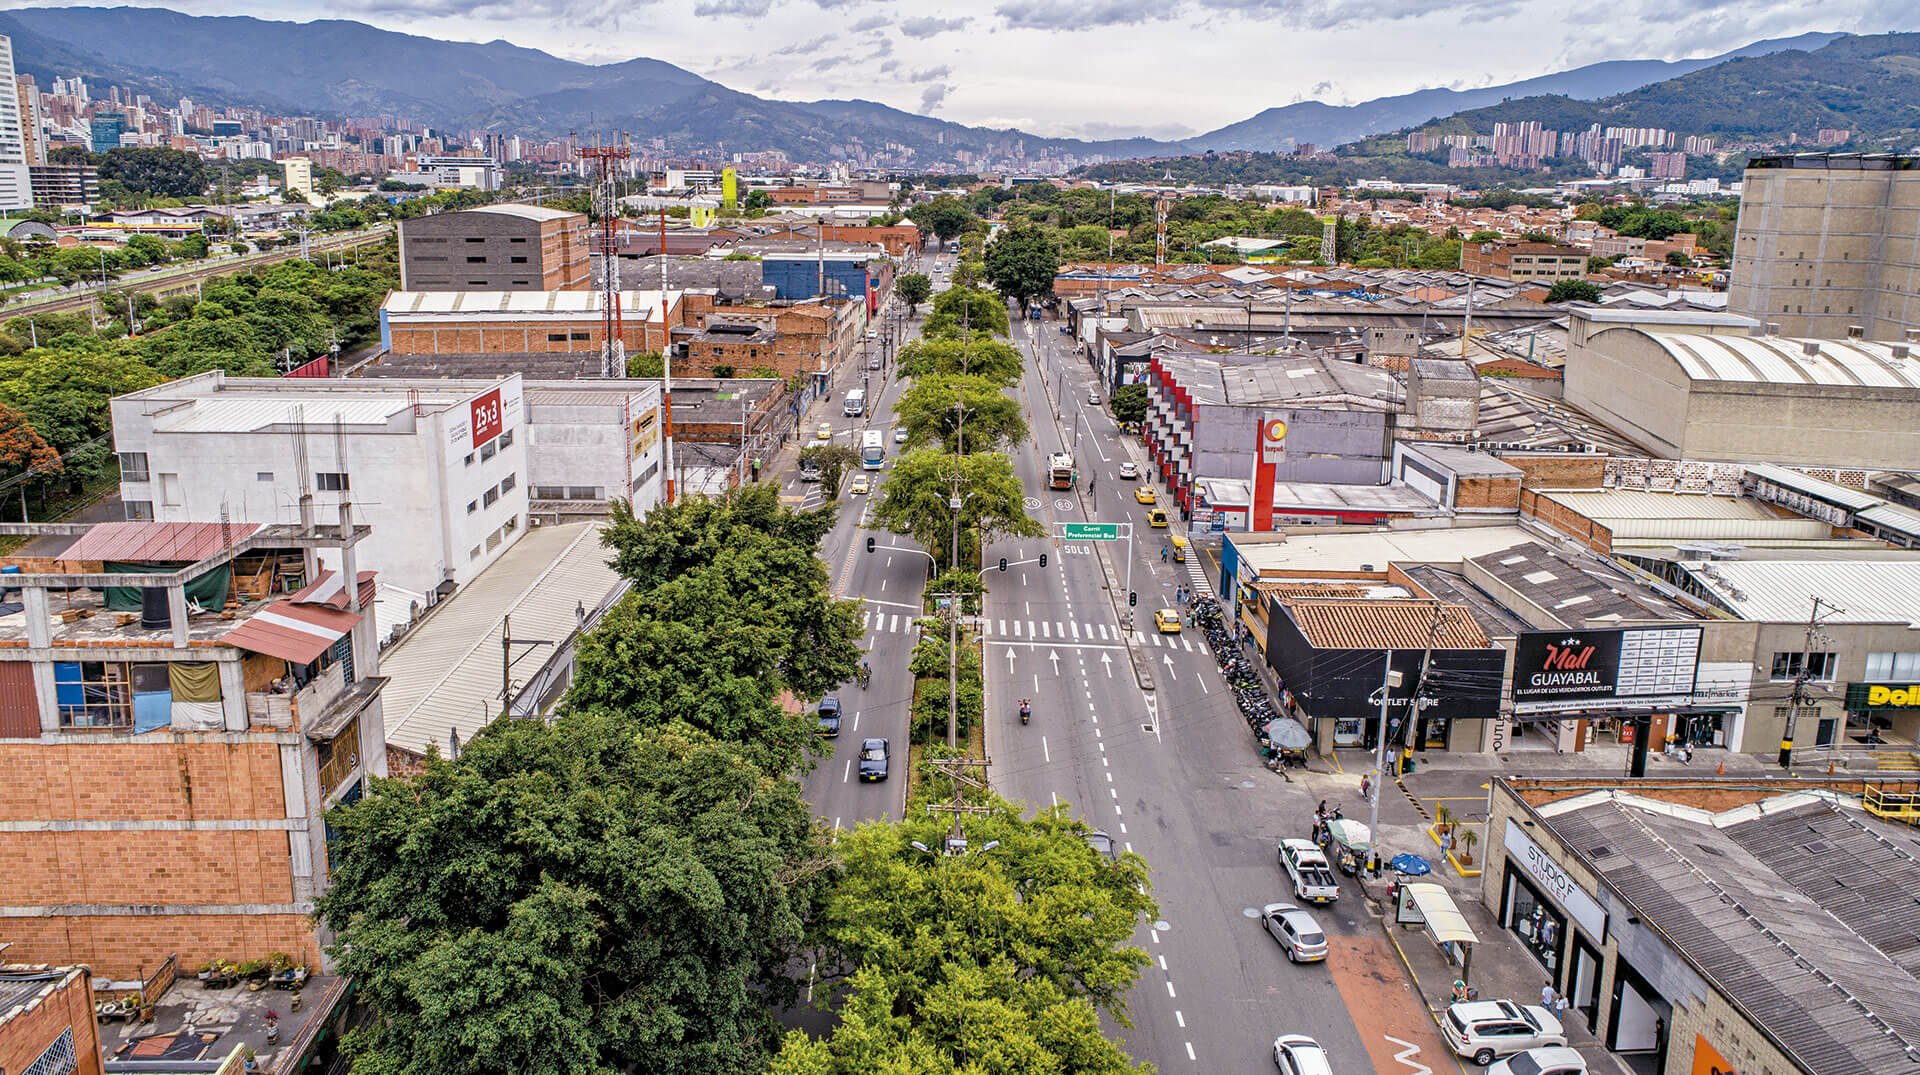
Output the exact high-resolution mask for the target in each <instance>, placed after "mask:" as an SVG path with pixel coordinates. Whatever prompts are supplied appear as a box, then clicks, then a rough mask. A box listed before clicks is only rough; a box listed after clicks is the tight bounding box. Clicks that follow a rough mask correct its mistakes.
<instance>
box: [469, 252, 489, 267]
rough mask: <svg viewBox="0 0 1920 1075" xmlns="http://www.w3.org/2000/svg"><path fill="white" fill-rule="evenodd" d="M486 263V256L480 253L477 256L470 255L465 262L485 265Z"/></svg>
mask: <svg viewBox="0 0 1920 1075" xmlns="http://www.w3.org/2000/svg"><path fill="white" fill-rule="evenodd" d="M486 263H487V256H486V255H485V254H481V255H479V256H478V257H470V258H468V259H467V264H469V265H485V264H486Z"/></svg>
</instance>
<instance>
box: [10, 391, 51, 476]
mask: <svg viewBox="0 0 1920 1075" xmlns="http://www.w3.org/2000/svg"><path fill="white" fill-rule="evenodd" d="M58 473H60V453H59V452H57V451H54V449H53V445H51V444H48V443H47V441H46V438H45V437H42V436H41V435H40V434H39V432H38V431H37V430H35V429H34V428H33V426H31V425H29V424H28V423H27V420H26V419H25V418H23V417H21V416H20V414H19V413H18V412H17V411H15V410H14V409H13V408H11V407H8V406H4V405H0V477H8V478H11V477H15V476H17V475H21V474H26V475H29V476H31V477H36V478H50V477H52V476H54V475H56V474H58Z"/></svg>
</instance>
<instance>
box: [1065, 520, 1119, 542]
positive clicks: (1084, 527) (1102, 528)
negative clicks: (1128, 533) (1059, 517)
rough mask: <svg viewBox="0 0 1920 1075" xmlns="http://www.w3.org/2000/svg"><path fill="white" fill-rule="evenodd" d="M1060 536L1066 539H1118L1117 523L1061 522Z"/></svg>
mask: <svg viewBox="0 0 1920 1075" xmlns="http://www.w3.org/2000/svg"><path fill="white" fill-rule="evenodd" d="M1060 525H1061V526H1063V527H1065V528H1066V529H1065V532H1064V533H1062V534H1061V535H1060V536H1061V537H1063V538H1065V539H1066V540H1068V541H1119V540H1120V524H1119V523H1062V524H1060Z"/></svg>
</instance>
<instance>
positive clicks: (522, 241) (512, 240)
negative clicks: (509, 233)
mask: <svg viewBox="0 0 1920 1075" xmlns="http://www.w3.org/2000/svg"><path fill="white" fill-rule="evenodd" d="M526 241H527V240H526V238H525V237H524V236H522V237H520V238H515V239H508V240H507V242H510V243H524V242H526Z"/></svg>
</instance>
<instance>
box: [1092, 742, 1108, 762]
mask: <svg viewBox="0 0 1920 1075" xmlns="http://www.w3.org/2000/svg"><path fill="white" fill-rule="evenodd" d="M1093 745H1094V746H1097V747H1099V748H1100V753H1102V754H1105V753H1106V752H1107V744H1105V743H1101V742H1095V743H1094V744H1093ZM1100 764H1102V765H1105V764H1107V759H1105V758H1101V759H1100Z"/></svg>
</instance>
